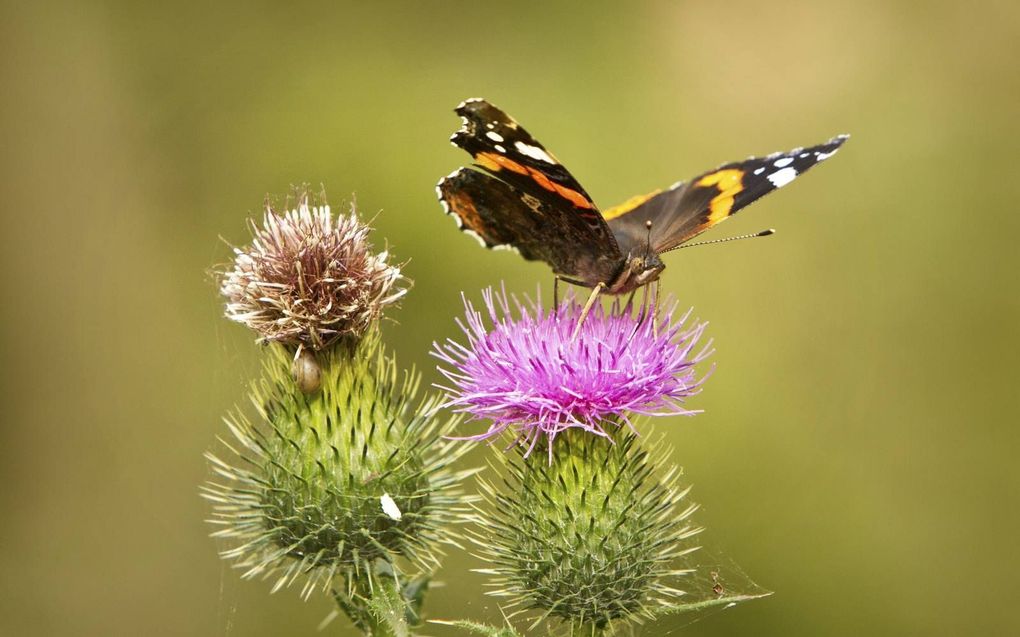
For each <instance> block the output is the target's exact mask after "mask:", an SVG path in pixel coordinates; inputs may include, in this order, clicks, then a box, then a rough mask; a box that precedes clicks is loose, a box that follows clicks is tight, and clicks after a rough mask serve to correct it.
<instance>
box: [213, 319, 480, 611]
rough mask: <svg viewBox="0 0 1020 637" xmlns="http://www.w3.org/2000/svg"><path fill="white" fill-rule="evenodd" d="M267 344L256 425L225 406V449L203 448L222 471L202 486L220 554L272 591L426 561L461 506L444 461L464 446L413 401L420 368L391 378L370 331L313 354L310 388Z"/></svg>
mask: <svg viewBox="0 0 1020 637" xmlns="http://www.w3.org/2000/svg"><path fill="white" fill-rule="evenodd" d="M268 353H269V355H268V356H267V360H266V363H265V372H264V377H263V379H262V380H261V381H260V382H258V383H256V385H255V387H254V389H253V391H252V396H251V398H252V403H253V404H254V405H255V411H256V413H257V419H256V422H252V421H251V420H250V419H249V418H248V417H246V416H245V415H243V414H242V413H240V412H237V413H234V414H233V415H232V416H231V417H230V418H229V419H228V422H227V424H228V426H229V427H230V430H231V432H232V433H233V435H234V437H235V438H236V442H237V444H236V445H232V446H230V450H231V453H230V456H233V458H232V459H231V458H230V456H227V457H226V458H222V457H220V456H218V455H214V454H207V457H208V458H209V461H210V462H211V464H212V467H213V469H214V471H215V472H216V473H217V474H218V475H219V476H220V477H221V478H225V481H218V482H210V483H208V484H207V485H206V486H205V488H204V495H205V497H207V498H208V499H210V500H212V502H213V503H214V507H213V511H214V513H213V520H212V523H213V524H215V525H217V526H219V527H221V528H220V529H219V530H218V531H216V532H215V533H214V535H215V536H218V537H222V538H226V539H227V540H229V541H230V542H231V546H230V547H229V548H226V549H225V550H224V551H223V552H222V555H223V557H224V558H226V559H228V560H231V561H233V562H234V563H235V565H236V566H237V567H238V568H241V569H243V570H244V576H245V577H256V576H263V577H273V578H275V584H274V587H273V590H274V591H275V590H277V589H279V588H281V587H283V586H286V585H289V584H290V583H292V582H294V581H296V580H298V579H301V578H303V579H304V580H305V587H304V590H303V594H304V595H305V596H308V595H309V594H310V593H311V592H312V590H313V589H315V588H316V587H321V588H322V589H323V590H328V589H329V588H330V586H331V585H332V584H333V582H334V579H335V578H336V577H337V576H340V577H343V578H344V579H345V580H346V582H347V585H348V590H351V589H352V588H353V587H355V586H356V585H357V584H358V582H363V581H364V579H365V578H369V579H371V578H372V577H373V574H375V573H377V572H378V563H384V564H386V565H389V566H387V569H388V571H389V572H390V573H392V572H393V570H394V568H395V567H393V566H392V565H393V564H394V563H396V562H397V560H398V559H403V560H406V561H407V562H408V563H410V564H411V565H412V566H413V567H414V568H415V569H416V570H417V571H419V572H424V573H427V572H430V571H431V570H433V569H435V568H436V567H437V566H438V557H437V552H438V544H440V543H441V542H448V543H455V542H454V541H453V540H452V539H451V536H450V535H449V534H448V533H447V532H445V531H444V532H443V533H441V532H440V528H441V527H443V526H444V525H446V524H448V523H451V522H453V521H454V520H455V519H456V518H457V517H458V516H460V514H461V513H463V510H462V506H463V504H464V502H465V501H466V500H465V498H464V497H463V496H462V495H461V492H460V490H459V483H460V482H461V480H462V478H463V477H464V476H465V475H466V474H467V472H459V473H458V472H453V471H451V470H450V468H449V467H450V464H451V463H453V462H454V461H455V460H456V459H457V458H458V457H459V456H460V455H461V454H462V453H463V449H462V448H461V447H462V445H457V444H456V443H454V442H452V441H448V440H446V439H445V438H443V434H444V433H446V432H448V431H449V429H450V427H451V426H452V425H453V423H452V422H448V421H447V422H440V421H439V420H437V419H435V418H433V417H432V415H431V414H432V412H433V411H434V403H433V402H432V401H430V400H426V401H423V402H422V403H420V404H417V403H416V402H415V398H414V397H415V394H416V391H417V386H418V377H417V376H416V375H415V374H405V375H404V378H403V380H402V381H401V380H398V375H397V368H396V365H395V363H394V361H393V359H392V358H390V357H387V356H386V355H385V354H384V353H383V352H382V351H381V347H380V345H379V339H378V333H377V332H370V333H369V335H368V336H367V337H366V338H365V339H364V340H362V341H361V342H360V343H359V344H358V345H357V346H355V347H351V348H349V347H334V348H331V349H329V350H326V351H324V352H320V353H319V359H320V360H319V365H320V367H321V387H320V388H319V391H317V392H315V393H314V394H306V393H305V392H304V391H302V390H301V389H300V388H298V387H296V386H295V384H294V382H293V380H292V378H291V366H292V357H291V354H290V353H289V350H288V349H286V348H284V347H282V346H279V345H275V346H272V347H271V348H269V352H268ZM391 579H392V578H391ZM369 584H370V582H369Z"/></svg>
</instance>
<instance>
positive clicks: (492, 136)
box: [485, 122, 503, 142]
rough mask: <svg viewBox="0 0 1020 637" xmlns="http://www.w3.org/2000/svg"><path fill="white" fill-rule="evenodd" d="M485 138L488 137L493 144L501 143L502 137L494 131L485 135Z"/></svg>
mask: <svg viewBox="0 0 1020 637" xmlns="http://www.w3.org/2000/svg"><path fill="white" fill-rule="evenodd" d="M489 126H490V127H491V126H492V124H491V122H490V124H489ZM485 136H486V137H488V138H489V139H491V140H492V141H494V142H501V141H503V136H502V135H500V134H499V133H497V132H496V131H489V132H487V133H485Z"/></svg>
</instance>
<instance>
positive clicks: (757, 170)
mask: <svg viewBox="0 0 1020 637" xmlns="http://www.w3.org/2000/svg"><path fill="white" fill-rule="evenodd" d="M763 172H765V167H764V166H762V167H761V168H755V169H754V174H756V175H760V174H762V173H763Z"/></svg>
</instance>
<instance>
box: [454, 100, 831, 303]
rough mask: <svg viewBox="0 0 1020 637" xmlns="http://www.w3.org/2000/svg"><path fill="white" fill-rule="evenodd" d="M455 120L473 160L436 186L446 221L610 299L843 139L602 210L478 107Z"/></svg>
mask: <svg viewBox="0 0 1020 637" xmlns="http://www.w3.org/2000/svg"><path fill="white" fill-rule="evenodd" d="M454 110H455V112H456V113H457V114H458V115H460V117H461V118H462V119H463V126H462V127H461V128H460V130H458V131H457V132H456V133H454V134H453V136H452V137H451V138H450V141H451V142H452V143H453V145H454V146H457V147H458V148H462V149H464V150H465V151H467V152H468V153H470V154H471V156H472V158H473V159H474V162H475V167H473V168H463V167H462V168H459V169H457V170H456V171H454V172H453V173H452V174H450V175H448V176H446V177H444V178H443V179H441V180H440V181H439V184H438V185H437V186H436V191H437V193H438V195H439V200H440V202H441V203H442V204H443V207H444V208H445V210H446V212H447V214H450V215H453V216H454V217H455V218H456V220H457V224H458V226H459V227H460V228H461V229H462V230H463V231H465V232H467V233H469V234H473V235H474V236H475V237H476V238H478V239H479V240H480V241H481V243H482V244H483V245H485V246H486V247H488V248H509V249H514V250H516V251H518V252H519V253H520V254H521V256H523V257H524V258H525V259H528V260H538V261H545V262H546V263H547V264H549V265H550V266H551V267H552V269H553V273H554V274H555V275H556V277H557V279H559V280H563V281H566V282H568V283H573V284H576V285H582V286H585V287H589V288H594V289H595V292H596V293H597V292H599V291H604V292H608V293H610V294H622V293H626V292H631V291H633V290H635V289H637V288H638V287H640V286H643V285H646V284H648V283H651V282H652V281H656V280H657V279H658V278H659V276H660V275H661V274H662V271H663V269H664V268H665V267H666V266H665V264H664V263H663V261H662V258H661V255H662V254H663V253H664V252H669V251H670V250H674V249H676V248H679V247H681V246H682V245H683V244H684V243H686V242H688V241H690V240H691V239H692V238H694V237H696V236H698V235H699V234H701V233H702V232H704V231H705V230H708V229H709V228H711V227H712V226H715V225H716V224H719V223H721V222H723V221H725V220H726V219H728V218H729V217H731V216H733V215H734V214H736V213H737V212H738V211H739V210H741V209H742V208H744V207H745V206H747V205H748V204H750V203H752V202H753V201H756V200H757V199H759V198H761V197H762V196H764V195H766V194H768V193H770V192H772V191H773V190H776V189H778V188H782V187H783V186H785V185H786V184H788V183H790V182H791V181H793V180H794V179H796V178H797V177H798V176H800V175H801V174H802V173H804V172H805V171H806V170H808V169H809V168H811V167H812V166H814V165H815V164H817V163H819V162H822V161H824V160H826V159H828V158H829V157H831V156H832V155H834V154H835V153H836V151H837V150H839V148H840V146H842V145H843V142H845V141H846V140H847V139H848V137H849V136H848V135H839V136H837V137H834V138H832V139H831V140H829V141H827V142H825V143H824V144H819V145H817V146H811V147H808V148H797V149H794V150H791V151H789V152H786V153H774V154H772V155H768V156H766V157H762V158H755V157H751V158H749V159H746V160H744V161H738V162H732V163H728V164H724V165H722V166H720V167H719V168H716V169H715V170H711V171H709V172H706V173H703V174H701V175H698V176H697V177H694V178H693V179H691V180H689V181H686V182H678V183H676V184H674V185H673V186H670V187H669V188H667V189H665V190H656V191H654V192H651V193H648V194H645V195H639V196H636V197H632V198H631V199H628V200H627V201H625V202H623V203H622V204H620V205H618V206H614V207H612V208H608V209H606V210H600V209H599V208H598V207H597V206H596V205H595V202H593V201H592V198H591V197H590V196H589V195H588V193H587V192H585V190H584V188H583V187H582V186H581V184H579V183H578V182H577V180H576V179H574V177H573V175H571V174H570V172H568V171H567V169H566V168H564V167H563V165H562V164H561V163H560V162H559V161H557V160H556V158H555V157H554V156H553V155H552V154H551V153H550V152H549V151H548V150H546V148H545V147H544V146H543V145H542V144H540V143H539V142H538V141H537V140H536V139H535V138H534V137H532V136H531V135H530V134H529V133H528V132H527V131H526V130H524V128H522V127H521V126H520V124H518V123H517V122H516V121H515V120H514V119H513V118H511V117H510V116H509V115H507V114H506V113H504V112H503V111H501V110H500V109H498V108H496V107H495V106H493V105H492V104H490V103H489V102H487V101H485V100H484V99H479V98H475V99H469V100H466V101H464V102H462V103H461V104H460V105H458V106H457V108H456V109H454ZM770 232H771V231H766V233H770ZM766 233H761V234H766ZM593 298H594V295H593Z"/></svg>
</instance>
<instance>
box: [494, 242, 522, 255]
mask: <svg viewBox="0 0 1020 637" xmlns="http://www.w3.org/2000/svg"><path fill="white" fill-rule="evenodd" d="M492 249H493V250H509V251H510V252H515V253H517V254H520V253H521V251H520V250H518V249H517V246H512V245H510V244H509V243H501V244H499V245H495V246H492Z"/></svg>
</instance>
